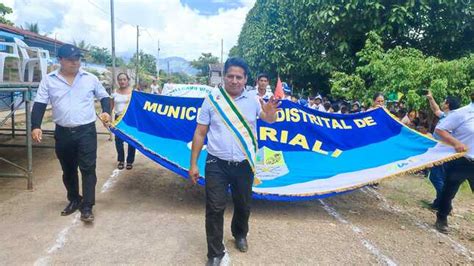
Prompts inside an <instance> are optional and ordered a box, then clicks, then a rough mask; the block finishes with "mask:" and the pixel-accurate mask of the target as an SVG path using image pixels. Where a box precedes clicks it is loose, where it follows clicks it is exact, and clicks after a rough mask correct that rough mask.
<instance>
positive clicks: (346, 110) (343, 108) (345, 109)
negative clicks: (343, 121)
mask: <svg viewBox="0 0 474 266" xmlns="http://www.w3.org/2000/svg"><path fill="white" fill-rule="evenodd" d="M339 113H340V114H349V107H347V105H345V104H343V105H341V110H340V111H339Z"/></svg>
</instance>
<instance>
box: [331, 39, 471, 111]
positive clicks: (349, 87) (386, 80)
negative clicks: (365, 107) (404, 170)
mask: <svg viewBox="0 0 474 266" xmlns="http://www.w3.org/2000/svg"><path fill="white" fill-rule="evenodd" d="M368 36H369V38H368V40H367V42H366V46H365V48H364V49H362V50H361V51H360V52H359V53H357V56H358V59H359V63H360V66H358V67H356V69H355V73H354V74H346V73H341V72H333V73H332V79H331V85H332V88H331V93H332V94H333V95H336V96H338V97H343V98H346V99H354V98H359V99H369V98H370V97H371V96H372V95H373V94H375V93H376V92H382V93H384V94H385V95H388V94H391V93H397V92H401V93H403V94H404V97H405V101H406V103H407V105H408V107H410V108H415V109H424V108H426V107H427V101H426V100H425V99H424V97H423V95H422V94H423V93H422V92H421V90H422V89H430V90H431V91H432V93H433V96H434V97H435V99H436V100H437V101H438V102H441V101H442V100H443V99H444V98H445V97H446V96H448V95H454V96H459V97H461V98H462V100H463V102H464V103H467V102H468V101H469V100H468V95H469V94H470V90H471V89H472V88H473V87H474V86H473V85H474V80H473V77H474V54H471V55H469V56H466V57H463V58H460V59H457V60H451V61H447V60H441V59H439V58H436V57H433V56H426V55H424V54H423V53H422V52H421V51H419V50H417V49H414V48H401V47H399V46H397V47H395V48H393V49H389V50H387V51H386V52H385V51H384V50H383V48H382V47H381V39H380V37H379V36H378V35H377V34H375V33H373V32H371V33H369V34H368Z"/></svg>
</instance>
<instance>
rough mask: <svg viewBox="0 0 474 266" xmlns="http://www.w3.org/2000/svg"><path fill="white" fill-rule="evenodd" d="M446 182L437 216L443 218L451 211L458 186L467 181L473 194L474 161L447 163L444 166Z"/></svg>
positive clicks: (462, 160)
mask: <svg viewBox="0 0 474 266" xmlns="http://www.w3.org/2000/svg"><path fill="white" fill-rule="evenodd" d="M445 170H446V181H445V183H444V187H443V191H442V192H441V198H440V201H439V209H438V216H439V217H442V218H445V217H447V216H448V215H449V213H450V212H451V210H452V208H453V207H452V202H453V199H454V197H455V196H456V193H457V192H458V190H459V186H461V184H462V183H463V182H464V181H466V179H467V180H468V181H469V184H470V186H471V190H473V192H474V161H470V160H468V159H467V158H465V157H462V158H459V159H457V160H454V161H451V162H447V163H446V164H445Z"/></svg>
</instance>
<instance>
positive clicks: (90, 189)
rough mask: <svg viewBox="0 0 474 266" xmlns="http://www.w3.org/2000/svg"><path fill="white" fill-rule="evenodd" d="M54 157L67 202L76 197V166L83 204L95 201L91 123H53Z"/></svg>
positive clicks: (94, 135)
mask: <svg viewBox="0 0 474 266" xmlns="http://www.w3.org/2000/svg"><path fill="white" fill-rule="evenodd" d="M54 139H55V140H56V145H55V149H56V156H57V157H58V159H59V162H60V163H61V168H62V170H63V183H64V186H65V187H66V190H67V199H68V200H69V201H74V200H80V199H81V195H80V194H79V178H78V171H77V168H78V167H79V170H80V171H81V176H82V193H83V201H82V204H83V207H92V206H93V205H94V204H95V186H96V183H97V176H96V173H95V168H96V159H97V132H96V128H95V122H93V123H90V124H86V125H82V126H78V127H74V128H67V127H61V126H59V125H56V130H55V132H54Z"/></svg>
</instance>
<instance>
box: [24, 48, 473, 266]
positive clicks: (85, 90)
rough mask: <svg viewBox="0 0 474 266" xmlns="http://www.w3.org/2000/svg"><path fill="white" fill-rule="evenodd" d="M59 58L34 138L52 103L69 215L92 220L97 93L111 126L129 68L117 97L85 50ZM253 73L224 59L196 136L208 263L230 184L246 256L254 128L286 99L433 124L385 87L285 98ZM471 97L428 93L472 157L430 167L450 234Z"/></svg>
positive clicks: (467, 164)
mask: <svg viewBox="0 0 474 266" xmlns="http://www.w3.org/2000/svg"><path fill="white" fill-rule="evenodd" d="M58 57H59V62H60V65H61V67H60V69H58V70H56V71H53V72H51V73H49V74H48V75H46V76H45V77H44V78H43V80H42V81H41V84H40V86H39V89H38V93H37V96H36V99H35V103H34V105H33V110H32V128H33V130H32V138H33V139H34V140H35V141H36V142H41V140H42V131H41V122H42V119H43V116H44V113H45V110H46V105H47V104H48V103H51V106H52V109H53V121H54V123H55V124H56V129H55V141H56V142H55V146H56V155H57V157H58V159H59V163H60V165H61V168H62V170H63V182H64V185H65V187H66V191H67V199H68V201H69V204H68V205H67V206H66V208H65V209H64V210H63V211H62V212H61V215H64V216H65V215H70V214H72V213H74V212H75V211H76V210H80V212H81V216H80V218H81V220H83V221H85V222H92V221H93V220H94V215H93V213H92V207H93V206H94V204H95V186H96V182H97V177H96V159H97V135H96V128H95V121H96V113H95V107H94V99H98V100H100V103H101V107H102V113H101V114H100V115H99V118H100V119H101V120H102V122H103V123H104V124H105V125H106V126H110V122H111V120H112V119H111V115H110V114H112V110H114V111H115V114H116V115H115V118H116V119H117V118H119V117H120V115H121V114H123V112H124V110H125V106H126V105H127V103H128V101H130V95H131V92H132V89H131V87H130V78H129V76H128V75H127V74H126V73H120V74H119V75H118V76H117V83H118V85H119V88H118V89H117V90H116V91H115V92H114V93H113V94H112V97H110V96H109V94H108V93H107V92H106V90H105V89H104V87H103V86H102V85H101V84H100V82H99V81H98V79H97V77H95V76H94V75H92V74H90V73H88V72H86V71H83V70H81V69H80V65H81V63H80V58H81V57H82V53H81V50H80V49H78V48H77V47H74V46H72V45H64V46H62V47H60V48H59V50H58ZM248 73H249V72H248V66H247V64H246V63H245V61H244V60H242V59H239V58H229V59H228V60H227V61H226V62H225V65H224V86H223V87H221V88H218V90H216V91H215V95H214V94H211V95H210V96H209V97H207V98H206V100H205V101H204V103H203V106H202V107H201V112H200V114H199V115H198V118H197V124H198V126H197V128H196V131H195V133H194V138H193V144H192V153H191V158H190V161H191V167H190V169H189V176H190V178H191V180H192V181H193V182H197V180H198V179H199V178H200V175H199V169H198V166H197V160H198V157H199V154H200V152H201V150H202V146H203V143H204V139H205V138H206V137H207V139H208V142H207V151H208V155H207V156H208V157H207V159H206V167H205V177H206V182H205V190H206V236H207V243H208V259H209V260H208V264H209V265H219V264H220V263H221V261H222V259H223V258H224V256H225V255H226V252H225V248H224V245H223V244H222V241H223V223H224V210H225V206H226V200H225V199H226V191H227V188H228V187H230V188H231V189H230V191H231V193H232V199H233V201H234V216H233V219H232V234H233V236H234V237H235V244H236V247H237V248H238V250H240V251H242V252H246V251H247V250H248V243H247V239H246V237H247V233H248V230H249V225H248V220H249V215H250V204H251V190H252V183H253V179H254V175H255V170H254V167H255V166H254V159H253V158H254V156H255V154H252V151H255V150H256V148H257V147H255V145H256V144H255V143H254V142H252V138H251V137H250V136H253V135H254V134H256V132H255V130H256V121H257V118H260V119H262V120H265V121H267V122H269V123H272V122H274V121H275V120H276V113H277V111H278V107H279V104H280V101H281V100H291V101H293V102H294V103H297V104H300V105H302V106H305V107H307V108H311V109H315V110H318V111H322V112H328V113H339V114H349V113H358V112H363V111H368V110H372V109H374V108H378V107H386V108H387V109H388V110H389V111H390V112H391V113H392V114H393V115H394V116H395V117H396V118H397V119H399V120H400V121H401V123H403V124H405V125H407V126H409V127H411V128H413V129H415V130H418V131H420V132H421V133H423V134H429V130H430V128H429V125H430V123H429V121H428V116H427V114H426V112H421V111H416V110H407V109H406V108H405V106H404V104H403V103H402V102H392V103H386V101H385V97H384V95H383V94H381V93H376V94H375V95H373V97H372V102H371V104H370V105H367V106H366V105H363V104H361V103H360V102H359V100H357V99H353V100H351V101H345V100H340V99H331V98H329V97H327V96H323V95H320V94H319V93H316V94H315V95H312V96H310V97H305V98H299V97H297V96H296V95H294V94H291V89H290V88H289V87H288V85H287V84H282V87H283V91H284V93H285V95H284V96H283V97H282V98H281V99H280V98H278V97H275V96H274V95H273V94H274V92H272V91H271V90H270V89H269V83H270V80H269V77H268V75H266V74H260V75H258V77H257V84H256V86H255V87H250V88H249V87H247V89H246V86H245V85H246V83H247V78H248ZM153 85H154V86H155V88H154V89H153V88H152V89H153V90H154V92H155V93H157V92H159V87H157V85H156V84H153ZM252 91H255V92H252ZM213 93H214V92H213ZM253 93H256V95H257V96H258V97H255V94H253ZM222 95H228V96H230V97H222ZM470 96H471V103H470V104H468V105H466V106H464V107H461V106H460V101H459V99H458V98H455V97H448V98H446V100H445V101H444V102H443V103H442V105H441V107H440V106H439V105H438V104H437V103H436V102H435V101H434V99H433V97H432V95H431V93H430V92H428V94H427V95H426V98H427V100H428V101H429V104H430V107H431V109H432V111H433V113H434V115H435V116H436V117H437V118H438V119H439V122H438V123H437V125H436V127H435V130H434V133H435V134H434V137H435V138H438V139H441V140H442V141H444V142H446V143H448V144H450V145H451V146H453V147H454V149H455V150H456V151H457V152H464V153H465V156H464V157H462V158H460V159H457V160H453V161H450V162H447V163H445V164H444V165H442V166H437V167H436V168H433V169H432V171H431V172H432V173H431V175H430V180H431V181H432V182H433V185H434V186H435V188H436V192H437V193H436V194H437V195H436V198H435V200H434V202H433V208H435V209H437V210H438V212H437V220H436V228H437V229H438V230H439V231H441V232H445V233H446V232H447V231H448V222H447V217H448V215H449V213H450V212H451V209H452V204H451V203H452V199H453V198H454V196H455V195H456V192H457V191H458V189H459V186H460V185H461V183H462V182H464V181H465V180H466V179H467V180H469V181H470V182H471V187H472V188H474V91H473V92H472V93H471V95H470ZM257 98H259V99H257ZM214 108H216V109H214ZM217 110H227V111H225V112H224V113H223V114H222V113H221V114H220V115H221V116H222V115H223V116H226V118H225V119H220V116H219V115H218V114H217V112H218V111H217ZM236 110H238V111H236ZM241 114H242V115H243V116H244V118H245V119H243V118H242V117H241ZM229 121H230V122H229ZM229 123H231V124H232V126H231V125H229ZM234 126H235V127H234ZM231 128H235V129H231ZM230 130H233V132H231V131H230ZM115 145H116V150H117V161H118V165H117V167H118V168H119V169H123V168H124V167H125V168H126V169H129V170H130V169H132V167H133V162H134V157H135V149H134V148H133V147H131V146H129V147H128V154H127V157H126V158H125V151H124V148H123V145H124V144H123V140H121V139H120V138H119V137H116V141H115ZM125 163H126V164H125ZM78 168H79V170H80V172H81V175H82V196H81V194H80V192H79V177H78Z"/></svg>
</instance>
